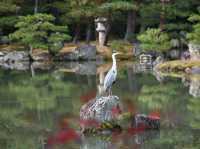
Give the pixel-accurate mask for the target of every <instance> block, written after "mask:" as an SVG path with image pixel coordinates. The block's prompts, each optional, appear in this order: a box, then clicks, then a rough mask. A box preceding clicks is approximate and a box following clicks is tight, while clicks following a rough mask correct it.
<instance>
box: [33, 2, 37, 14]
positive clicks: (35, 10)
mask: <svg viewBox="0 0 200 149" xmlns="http://www.w3.org/2000/svg"><path fill="white" fill-rule="evenodd" d="M36 13H38V0H35V7H34V14H36Z"/></svg>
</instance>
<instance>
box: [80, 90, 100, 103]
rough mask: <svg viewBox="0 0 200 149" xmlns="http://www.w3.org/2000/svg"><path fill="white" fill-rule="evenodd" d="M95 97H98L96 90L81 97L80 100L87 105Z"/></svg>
mask: <svg viewBox="0 0 200 149" xmlns="http://www.w3.org/2000/svg"><path fill="white" fill-rule="evenodd" d="M95 97H96V90H92V91H89V92H88V93H86V94H83V95H82V96H80V99H81V101H82V102H84V103H86V102H88V101H89V100H91V99H94V98H95Z"/></svg>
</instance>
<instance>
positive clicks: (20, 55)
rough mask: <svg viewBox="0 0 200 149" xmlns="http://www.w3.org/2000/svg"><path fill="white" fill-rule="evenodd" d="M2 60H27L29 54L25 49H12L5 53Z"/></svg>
mask: <svg viewBox="0 0 200 149" xmlns="http://www.w3.org/2000/svg"><path fill="white" fill-rule="evenodd" d="M2 60H3V61H4V62H16V61H17V62H19V61H29V54H28V52H25V51H13V52H9V53H7V54H5V55H4V56H3V59H2Z"/></svg>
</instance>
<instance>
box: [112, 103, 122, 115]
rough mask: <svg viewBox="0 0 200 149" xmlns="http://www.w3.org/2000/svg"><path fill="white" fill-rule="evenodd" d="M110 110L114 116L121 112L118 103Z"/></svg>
mask: <svg viewBox="0 0 200 149" xmlns="http://www.w3.org/2000/svg"><path fill="white" fill-rule="evenodd" d="M111 111H112V115H113V116H114V117H117V116H118V115H120V114H121V113H122V110H121V109H120V107H119V105H117V106H116V107H113V108H112V109H111Z"/></svg>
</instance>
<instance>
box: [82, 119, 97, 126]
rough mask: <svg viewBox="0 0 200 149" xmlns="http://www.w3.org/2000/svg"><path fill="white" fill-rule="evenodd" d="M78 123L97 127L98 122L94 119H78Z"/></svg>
mask: <svg viewBox="0 0 200 149" xmlns="http://www.w3.org/2000/svg"><path fill="white" fill-rule="evenodd" d="M80 125H81V126H85V127H99V126H100V123H99V122H97V121H96V120H92V119H91V120H80Z"/></svg>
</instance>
